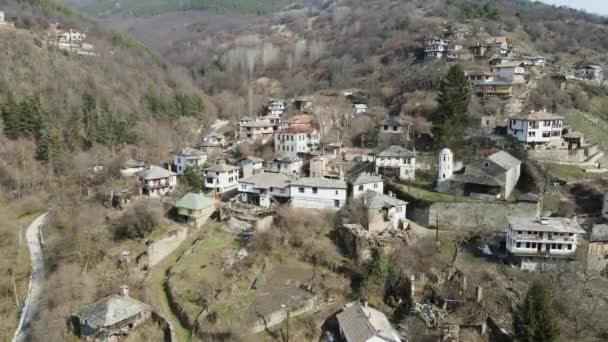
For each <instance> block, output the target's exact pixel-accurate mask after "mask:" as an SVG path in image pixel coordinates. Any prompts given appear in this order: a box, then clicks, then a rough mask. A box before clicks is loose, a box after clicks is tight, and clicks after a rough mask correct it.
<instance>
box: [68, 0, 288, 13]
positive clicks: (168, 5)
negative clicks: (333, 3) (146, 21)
mask: <svg viewBox="0 0 608 342" xmlns="http://www.w3.org/2000/svg"><path fill="white" fill-rule="evenodd" d="M67 2H68V3H70V4H72V5H74V6H76V7H79V8H81V9H82V10H83V11H85V12H87V13H89V14H91V15H94V16H98V17H106V16H110V15H132V16H151V15H158V14H162V13H167V12H175V11H186V10H208V11H212V12H216V13H241V14H256V15H263V14H266V13H267V12H268V11H271V10H273V9H277V8H279V7H281V6H284V5H286V4H289V3H290V1H289V0H118V1H116V0H68V1H67Z"/></svg>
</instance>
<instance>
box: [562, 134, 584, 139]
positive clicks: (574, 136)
mask: <svg viewBox="0 0 608 342" xmlns="http://www.w3.org/2000/svg"><path fill="white" fill-rule="evenodd" d="M562 137H563V138H565V139H582V138H584V137H585V135H584V134H583V133H581V132H570V133H568V134H564V135H563V136H562Z"/></svg>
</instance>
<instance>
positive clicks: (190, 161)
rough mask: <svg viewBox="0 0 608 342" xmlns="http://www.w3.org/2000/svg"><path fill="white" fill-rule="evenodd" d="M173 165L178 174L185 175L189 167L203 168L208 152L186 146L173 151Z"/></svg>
mask: <svg viewBox="0 0 608 342" xmlns="http://www.w3.org/2000/svg"><path fill="white" fill-rule="evenodd" d="M171 156H172V158H171V159H172V165H173V169H174V171H175V172H176V173H177V174H178V175H183V174H184V171H185V170H186V168H188V167H192V168H197V169H198V168H201V167H203V165H204V164H205V163H206V162H207V153H205V152H203V151H200V150H197V149H194V148H192V147H186V148H183V149H181V150H176V151H173V152H172V153H171Z"/></svg>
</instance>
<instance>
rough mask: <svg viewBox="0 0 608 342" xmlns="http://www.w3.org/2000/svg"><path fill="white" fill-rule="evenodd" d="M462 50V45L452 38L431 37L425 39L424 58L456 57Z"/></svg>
mask: <svg viewBox="0 0 608 342" xmlns="http://www.w3.org/2000/svg"><path fill="white" fill-rule="evenodd" d="M461 50H462V45H461V44H459V43H457V42H456V41H453V40H450V39H440V38H431V39H427V40H425V41H424V58H425V59H441V58H448V55H449V56H451V58H455V56H457V53H458V52H460V51H461Z"/></svg>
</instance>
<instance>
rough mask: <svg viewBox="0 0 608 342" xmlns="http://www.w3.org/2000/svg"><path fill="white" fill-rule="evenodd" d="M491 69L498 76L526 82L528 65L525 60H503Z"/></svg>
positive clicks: (511, 81)
mask: <svg viewBox="0 0 608 342" xmlns="http://www.w3.org/2000/svg"><path fill="white" fill-rule="evenodd" d="M490 71H491V72H492V73H494V74H495V75H496V78H498V79H501V80H504V81H507V82H510V83H513V84H523V83H526V67H525V65H524V62H521V61H512V62H503V63H501V64H498V65H493V66H491V67H490Z"/></svg>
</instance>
